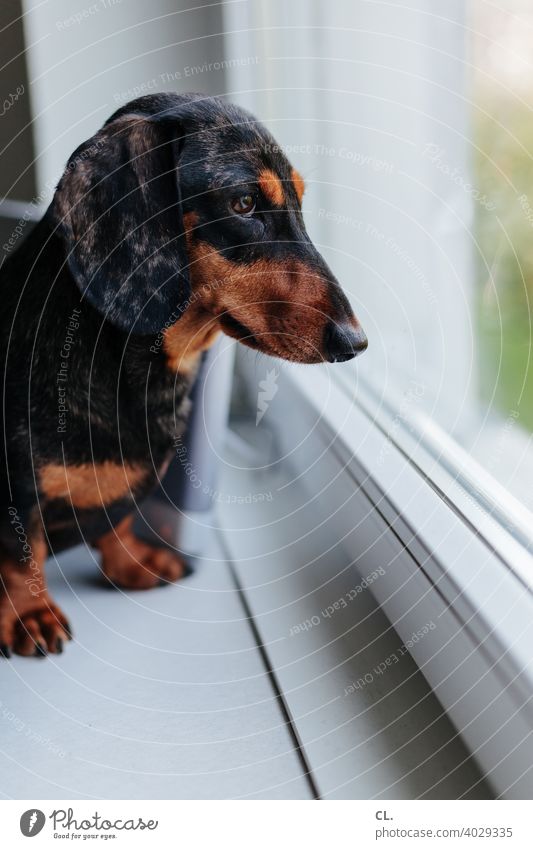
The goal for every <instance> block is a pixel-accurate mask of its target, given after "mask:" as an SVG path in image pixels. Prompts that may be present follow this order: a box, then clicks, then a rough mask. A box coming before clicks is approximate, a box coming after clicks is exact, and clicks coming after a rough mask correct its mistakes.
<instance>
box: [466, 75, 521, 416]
mask: <svg viewBox="0 0 533 849" xmlns="http://www.w3.org/2000/svg"><path fill="white" fill-rule="evenodd" d="M475 99H476V104H477V109H476V111H475V115H474V126H473V130H474V137H473V140H474V146H475V147H474V174H475V177H474V181H475V185H476V188H477V189H478V190H479V191H480V192H481V193H482V194H485V195H486V197H487V199H488V200H489V201H490V204H488V203H487V204H483V203H479V202H476V203H475V209H474V235H475V238H476V241H477V256H476V268H477V291H476V299H477V308H478V309H477V314H478V321H479V338H480V342H479V351H478V353H479V363H480V385H481V392H482V395H483V401H484V402H485V403H488V404H492V406H493V408H494V409H495V410H497V411H498V412H500V413H501V414H502V415H504V416H505V417H507V416H508V415H509V414H511V413H512V412H513V411H516V412H518V413H519V414H520V415H519V418H518V421H519V422H520V424H521V425H522V427H524V428H527V429H528V430H531V431H533V368H532V367H531V360H532V327H531V325H532V315H533V108H531V107H530V106H529V105H528V104H526V103H522V102H521V101H520V100H519V99H518V98H517V97H516V96H515V97H509V98H504V97H501V98H500V99H499V100H497V99H496V100H495V95H494V91H491V90H489V91H487V92H485V93H482V94H481V96H479V94H478V95H477V96H476V98H475ZM492 204H494V207H495V208H494V209H490V208H489V206H492Z"/></svg>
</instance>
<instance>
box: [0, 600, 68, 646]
mask: <svg viewBox="0 0 533 849" xmlns="http://www.w3.org/2000/svg"><path fill="white" fill-rule="evenodd" d="M0 608H1V610H0V614H1V615H0V654H2V655H3V656H4V657H10V656H11V653H12V652H15V654H21V655H24V656H25V657H29V656H31V655H37V656H44V655H46V654H49V653H50V654H61V652H62V651H63V645H64V643H65V642H66V641H67V640H70V639H72V631H71V628H70V625H69V623H68V620H67V618H66V616H65V615H64V613H63V611H62V610H61V609H60V608H59V607H58V606H57V605H56V604H54V602H53V601H52V600H51V598H50V597H49V596H48V595H46V596H45V597H44V598H42V599H41V600H40V601H39V604H38V605H37V606H35V607H33V608H31V609H30V610H27V611H25V612H23V613H20V614H18V615H17V613H16V612H15V610H14V609H13V607H12V605H11V603H10V600H9V598H6V597H5V596H4V598H3V599H2V602H1V603H0Z"/></svg>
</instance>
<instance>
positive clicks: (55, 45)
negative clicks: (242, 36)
mask: <svg viewBox="0 0 533 849" xmlns="http://www.w3.org/2000/svg"><path fill="white" fill-rule="evenodd" d="M204 3H205V0H197V2H196V7H195V8H193V9H192V10H191V11H183V10H186V9H190V8H191V7H192V6H193V5H194V0H187V2H186V1H185V0H150V2H143V0H51V2H43V0H24V9H25V17H24V28H25V33H26V45H27V61H28V66H29V78H30V97H31V101H32V107H33V115H34V133H35V142H36V149H37V175H38V186H39V190H42V189H43V187H44V186H45V184H46V183H47V182H51V183H54V182H56V181H57V179H58V178H59V176H60V174H61V171H62V169H63V167H64V164H65V161H66V159H67V157H68V156H69V154H70V153H71V151H72V150H73V149H74V148H75V147H76V146H77V145H78V144H79V143H80V142H81V141H83V140H84V139H86V138H88V137H89V136H91V135H92V134H93V133H94V132H95V131H96V130H97V129H98V127H99V126H100V125H101V124H102V123H103V122H104V120H105V119H106V118H107V117H108V116H109V115H110V114H111V113H112V112H113V111H114V110H115V109H116V108H117V107H118V106H119V105H120V104H121V103H123V102H126V101H127V100H130V99H132V98H133V97H135V96H136V94H147V93H150V92H154V91H162V90H173V91H180V90H184V91H187V90H188V91H204V92H206V93H208V94H217V93H220V92H222V91H223V90H224V69H223V67H222V68H220V67H219V66H218V65H217V66H216V67H214V68H213V67H212V68H211V69H209V67H208V68H205V67H204V68H203V70H201V71H200V72H197V73H195V72H194V70H192V69H193V68H201V67H202V66H204V65H205V63H209V62H212V63H215V62H221V61H222V60H223V58H224V56H223V40H222V37H221V36H216V35H215V34H216V33H220V32H221V23H220V21H221V12H220V6H217V5H216V4H212V5H211V6H210V7H209V8H202V7H203V6H204ZM213 35H214V36H215V37H212V36H213ZM135 89H136V90H137V91H135Z"/></svg>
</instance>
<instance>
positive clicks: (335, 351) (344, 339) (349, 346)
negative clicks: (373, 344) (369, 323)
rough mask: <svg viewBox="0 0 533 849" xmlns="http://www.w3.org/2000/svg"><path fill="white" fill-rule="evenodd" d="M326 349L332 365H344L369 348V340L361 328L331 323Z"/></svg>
mask: <svg viewBox="0 0 533 849" xmlns="http://www.w3.org/2000/svg"><path fill="white" fill-rule="evenodd" d="M324 347H325V352H326V359H327V360H328V361H329V362H330V363H344V362H345V361H346V360H351V359H353V357H356V356H357V354H362V353H363V351H365V350H366V349H367V348H368V339H367V338H366V334H365V332H364V330H363V329H362V328H361V327H357V328H355V327H353V326H352V325H351V324H337V322H335V321H330V322H329V323H328V325H327V327H326V338H325V344H324Z"/></svg>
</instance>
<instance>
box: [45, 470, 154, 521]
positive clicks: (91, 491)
mask: <svg viewBox="0 0 533 849" xmlns="http://www.w3.org/2000/svg"><path fill="white" fill-rule="evenodd" d="M146 476H147V471H146V468H145V467H144V466H140V465H127V464H124V465H120V464H119V463H113V462H111V461H110V460H105V461H104V462H103V463H81V464H80V465H77V466H64V465H62V464H61V463H50V464H49V465H47V466H44V468H43V469H41V472H40V480H39V483H40V488H41V492H42V493H43V495H44V496H45V497H46V498H49V499H57V498H60V499H64V500H66V501H68V502H70V503H71V504H73V506H74V507H78V508H80V509H82V510H88V509H91V508H94V507H102V506H104V505H107V504H111V503H112V502H113V501H118V500H119V499H121V498H124V497H126V496H128V495H130V494H131V492H132V491H135V489H136V487H137V486H138V485H139V484H140V483H142V482H143V480H145V478H146Z"/></svg>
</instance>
